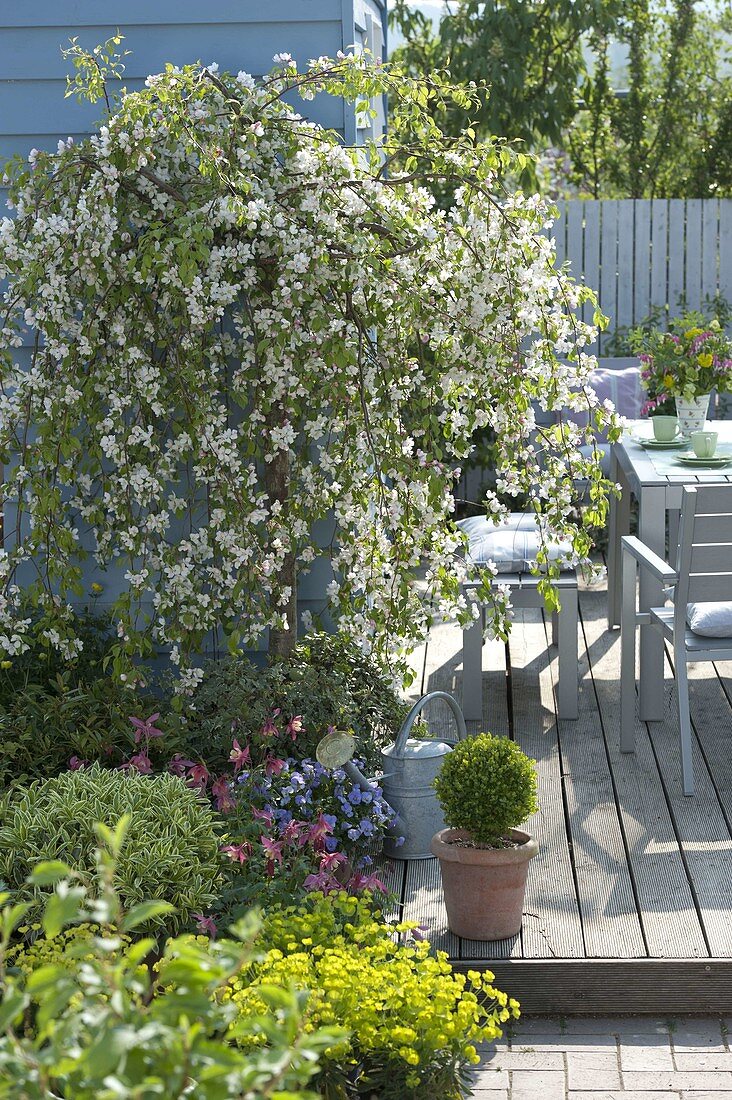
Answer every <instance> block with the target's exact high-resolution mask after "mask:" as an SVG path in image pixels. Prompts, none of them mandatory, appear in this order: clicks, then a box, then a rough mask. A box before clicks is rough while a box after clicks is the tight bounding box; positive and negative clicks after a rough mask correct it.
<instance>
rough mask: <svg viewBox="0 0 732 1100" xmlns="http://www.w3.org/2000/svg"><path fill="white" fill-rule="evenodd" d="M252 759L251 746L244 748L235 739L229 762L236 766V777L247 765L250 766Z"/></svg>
mask: <svg viewBox="0 0 732 1100" xmlns="http://www.w3.org/2000/svg"><path fill="white" fill-rule="evenodd" d="M251 759H252V754H251V752H250V750H249V745H246V746H245V747H244V748H242V747H241V745H240V744H239V742H238V741H237V739H236V738H234V741H233V747H232V750H231V752H230V753H229V760H230V761H231V763H232V764H233V765H234V775H236V774H237V772H240V771H241V769H242V768H243V767H244V765H245V764H250V763H251Z"/></svg>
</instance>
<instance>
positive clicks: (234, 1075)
mask: <svg viewBox="0 0 732 1100" xmlns="http://www.w3.org/2000/svg"><path fill="white" fill-rule="evenodd" d="M131 824H132V823H131V819H130V818H129V817H128V818H123V819H122V821H121V822H120V823H119V825H118V827H117V828H116V829H115V830H114V831H112V830H111V829H108V828H106V827H104V826H99V827H98V829H97V833H98V836H99V837H100V840H101V841H102V847H101V848H99V849H98V850H97V851H96V855H95V862H96V868H97V890H96V891H92V892H90V891H89V890H88V888H87V886H86V885H85V883H84V882H83V881H80V880H79V878H78V876H77V875H75V874H74V872H73V871H72V869H71V868H70V867H68V866H65V865H64V864H63V863H60V862H58V861H56V862H52V863H41V864H39V865H38V866H37V867H36V868H35V870H34V872H33V874H32V882H33V884H35V886H44V887H45V886H48V885H49V884H53V883H57V886H56V890H55V891H54V893H52V894H50V896H49V897H48V898H47V901H46V907H45V910H44V912H43V915H42V918H41V921H42V929H43V935H44V936H45V940H44V944H45V948H44V949H43V950H39V949H38V948H37V947H36V948H32V949H30V950H27V951H25V952H18V951H17V950H12V949H11V950H8V947H9V944H10V942H11V939H12V937H13V935H14V934H15V933H16V929H17V927H18V925H19V924H21V923H22V922H23V920H24V919H25V918H26V917H27V905H25V904H11V900H10V897H9V895H8V894H7V893H5V894H0V905H2V906H4V908H3V909H2V912H0V980H1V982H2V1001H1V1002H0V1097H2V1098H3V1100H21V1098H22V1100H49V1098H50V1097H64V1098H65V1100H120V1098H122V1097H127V1098H130V1100H131V1098H132V1097H136V1098H138V1100H141V1098H145V1100H147V1098H152V1097H161V1098H164V1100H176V1098H178V1097H184V1096H185V1097H190V1096H195V1097H196V1098H197V1100H199V1098H200V1100H250V1098H253V1097H257V1098H262V1100H316V1097H317V1094H316V1093H314V1092H312V1091H310V1090H309V1089H308V1088H307V1086H308V1083H309V1082H310V1081H311V1080H312V1078H313V1077H314V1075H315V1074H316V1073H317V1072H318V1059H319V1056H320V1054H321V1052H322V1051H323V1050H324V1049H325V1048H330V1047H333V1046H334V1045H335V1044H338V1043H342V1042H343V1041H344V1040H345V1038H346V1033H345V1032H344V1030H343V1029H341V1028H338V1027H333V1028H320V1029H317V1028H312V1027H307V1028H305V1026H304V1023H303V1010H304V1006H305V1003H306V1000H307V996H306V994H305V993H303V992H300V991H298V990H296V989H295V988H293V987H292V986H273V985H270V986H266V985H264V986H263V987H262V991H261V1003H262V1004H264V1005H266V1006H267V1011H266V1012H264V1013H262V1014H261V1016H259V1017H257V1016H254V1015H251V1016H249V1017H245V1016H243V1014H242V1013H241V1012H239V1011H238V1010H237V1008H236V1006H234V1005H233V1004H232V1003H231V1002H230V1001H227V1000H226V999H225V998H224V997H223V996H222V995H221V994H222V993H223V991H224V990H226V989H228V988H229V983H230V982H231V981H232V980H234V979H235V977H236V975H238V974H240V973H242V972H243V971H244V970H246V969H247V968H248V967H250V966H251V965H252V961H253V959H255V958H256V954H255V946H254V945H255V941H256V937H257V934H258V927H259V922H258V919H257V918H256V916H253V915H251V916H248V917H247V918H246V919H242V920H241V921H239V922H238V923H237V925H236V926H235V927H234V928H232V936H231V937H230V938H228V939H226V940H222V941H221V942H219V943H217V942H213V941H208V942H206V943H205V944H199V943H197V942H196V941H194V940H191V939H190V938H189V937H186V938H184V939H180V940H175V939H174V940H170V941H168V943H167V944H166V946H165V949H164V953H163V958H162V962H161V964H160V968H161V973H162V974H164V983H162V982H161V981H160V979H158V978H157V977H156V976H155V974H154V972H153V970H152V969H151V968H150V967H149V966H148V965H146V959H147V958H148V957H149V956H150V955H151V953H153V952H155V951H156V943H155V940H154V939H151V938H145V939H142V940H138V941H137V942H135V943H134V944H131V943H130V942H129V934H130V933H139V931H140V930H141V929H143V928H144V927H145V925H147V924H149V923H150V922H151V919H152V918H154V917H156V916H157V917H162V916H165V917H166V918H167V917H169V915H170V913H169V910H170V906H169V905H168V904H167V903H165V902H150V901H142V902H141V903H139V904H138V905H136V906H133V907H132V908H129V909H127V908H126V907H125V906H124V905H123V904H122V900H121V898H120V895H119V894H118V892H117V890H116V885H115V884H116V882H117V880H118V862H119V860H121V859H122V852H123V848H124V844H123V841H125V834H127V836H129V828H130V827H131ZM90 919H91V920H94V921H95V922H98V926H97V927H90V926H89V924H88V922H89V920H90ZM76 922H82V924H83V928H82V929H81V932H80V933H79V930H78V929H75V928H74V925H75V923H76ZM64 930H66V931H64ZM253 1036H256V1042H254V1041H253Z"/></svg>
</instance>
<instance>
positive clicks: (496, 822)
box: [435, 733, 537, 846]
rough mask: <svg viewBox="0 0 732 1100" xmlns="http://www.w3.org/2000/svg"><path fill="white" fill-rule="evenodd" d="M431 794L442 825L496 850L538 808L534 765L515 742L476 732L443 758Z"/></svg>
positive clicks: (506, 738)
mask: <svg viewBox="0 0 732 1100" xmlns="http://www.w3.org/2000/svg"><path fill="white" fill-rule="evenodd" d="M435 790H436V791H437V798H438V799H439V802H440V805H441V806H442V810H443V813H444V815H445V822H446V824H447V825H449V826H450V827H451V828H454V829H466V830H467V831H468V832H469V833H470V834H471V836H472V838H473V840H474V841H475V842H476V843H477V844H485V845H490V846H500V845H501V842H502V839H503V838H504V837H505V836H506V834H507V833H509V832H510V830H511V829H515V828H516V827H517V826H518V825H521V824H522V823H523V822H524V821H526V819H527V817H530V815H531V814H533V813H534V812H535V810H536V809H537V801H536V765H535V763H534V761H533V760H531V758H530V757H528V756H526V754H525V753H523V752H522V751H521V749H520V748H519V747H518V745H517V744H516V742H515V741H511V740H510V739H509V738H508V737H494V736H493V735H492V734H490V733H481V734H478V736H477V737H467V738H465V740H463V741H460V742H458V744H457V745H456V746H455V748H454V749H453V751H452V752H451V753H449V754H448V755H447V756H446V757H445V760H444V763H443V765H442V769H441V771H440V774H439V775H438V776H437V778H436V779H435Z"/></svg>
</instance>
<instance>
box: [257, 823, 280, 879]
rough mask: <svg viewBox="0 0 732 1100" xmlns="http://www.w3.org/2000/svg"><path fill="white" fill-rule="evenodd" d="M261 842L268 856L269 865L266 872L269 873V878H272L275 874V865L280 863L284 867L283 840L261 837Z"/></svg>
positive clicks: (267, 864)
mask: <svg viewBox="0 0 732 1100" xmlns="http://www.w3.org/2000/svg"><path fill="white" fill-rule="evenodd" d="M259 839H260V842H261V844H262V847H263V848H264V850H265V852H266V854H267V863H266V866H265V871H266V872H267V878H272V877H273V875H274V873H275V865H276V864H277V863H279V865H280V866H282V846H283V842H282V841H281V840H272V838H271V837H269V836H264V834H263V835H262V836H260V838H259Z"/></svg>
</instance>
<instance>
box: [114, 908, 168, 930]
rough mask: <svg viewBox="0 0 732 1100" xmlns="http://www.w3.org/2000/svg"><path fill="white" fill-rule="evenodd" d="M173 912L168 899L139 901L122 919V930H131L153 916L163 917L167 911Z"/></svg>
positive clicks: (153, 917)
mask: <svg viewBox="0 0 732 1100" xmlns="http://www.w3.org/2000/svg"><path fill="white" fill-rule="evenodd" d="M174 912H175V906H174V905H171V904H170V902H168V901H141V902H140V904H139V905H135V906H134V908H133V909H130V911H129V913H128V914H127V916H126V917H125V918H124V920H123V921H122V931H123V932H131V931H132V929H133V928H137V927H138V926H139V925H140V924H146V923H147V922H148V921H151V920H154V919H155V917H164V916H167V914H168V913H174Z"/></svg>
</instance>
